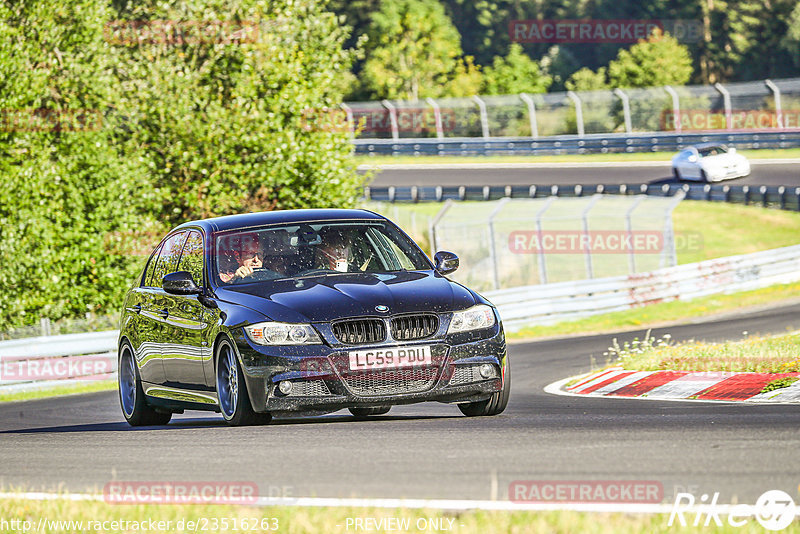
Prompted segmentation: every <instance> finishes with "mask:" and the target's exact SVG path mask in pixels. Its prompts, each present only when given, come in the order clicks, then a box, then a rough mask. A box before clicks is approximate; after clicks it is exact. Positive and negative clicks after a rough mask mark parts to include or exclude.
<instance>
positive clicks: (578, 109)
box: [567, 91, 584, 137]
mask: <svg viewBox="0 0 800 534" xmlns="http://www.w3.org/2000/svg"><path fill="white" fill-rule="evenodd" d="M567 96H568V97H569V98H570V100H572V103H573V104H575V122H576V123H577V125H578V136H579V137H583V135H584V132H583V105H582V104H581V98H580V97H579V96H578V93H576V92H575V91H567Z"/></svg>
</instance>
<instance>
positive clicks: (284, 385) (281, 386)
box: [278, 380, 293, 395]
mask: <svg viewBox="0 0 800 534" xmlns="http://www.w3.org/2000/svg"><path fill="white" fill-rule="evenodd" d="M292 386H293V384H292V382H291V381H290V380H284V381H283V382H278V391H280V392H281V393H283V394H284V395H288V394H289V393H291V392H292Z"/></svg>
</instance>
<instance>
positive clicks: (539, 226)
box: [534, 196, 558, 284]
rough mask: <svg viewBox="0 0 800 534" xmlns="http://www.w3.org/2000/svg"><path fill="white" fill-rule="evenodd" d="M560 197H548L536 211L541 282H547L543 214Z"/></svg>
mask: <svg viewBox="0 0 800 534" xmlns="http://www.w3.org/2000/svg"><path fill="white" fill-rule="evenodd" d="M556 198H558V197H554V196H553V197H548V198H547V200H545V201H544V205H543V206H542V207H541V208H540V209H539V211H537V212H536V215H534V217H536V236H537V237H538V238H539V254H537V257H538V260H539V283H540V284H546V283H547V263H546V260H547V258H545V255H544V247H543V246H542V237H543V236H542V215H544V212H546V211H547V208H549V207H550V204H552V203H553V201H554V200H555V199H556Z"/></svg>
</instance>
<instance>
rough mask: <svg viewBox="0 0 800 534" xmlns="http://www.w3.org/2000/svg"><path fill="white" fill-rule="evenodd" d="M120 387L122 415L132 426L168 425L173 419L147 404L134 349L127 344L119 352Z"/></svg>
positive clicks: (118, 376)
mask: <svg viewBox="0 0 800 534" xmlns="http://www.w3.org/2000/svg"><path fill="white" fill-rule="evenodd" d="M117 379H118V386H119V404H120V406H121V407H122V415H124V416H125V420H126V421H127V422H128V424H129V425H131V426H150V425H166V424H167V423H169V420H170V419H172V414H171V413H169V412H167V413H160V412H157V411H155V410H154V409H153V408H152V407H151V406H149V405H148V404H147V401H145V398H144V391H143V390H142V382H141V379H140V378H139V369H138V368H137V366H136V358H134V357H133V349H132V348H131V346H130V345H129V344H128V343H127V342H125V343H123V344H122V346H121V347H120V351H119V369H118V372H117Z"/></svg>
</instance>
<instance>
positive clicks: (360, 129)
mask: <svg viewBox="0 0 800 534" xmlns="http://www.w3.org/2000/svg"><path fill="white" fill-rule="evenodd" d="M342 107H343V109H344V110H345V113H346V118H347V124H348V126H349V127H350V128H351V129H352V130H353V132H354V134H355V135H356V137H357V139H358V140H363V141H366V140H371V139H390V140H394V141H398V140H401V139H424V138H432V139H437V140H445V139H448V138H482V139H490V138H494V137H515V138H527V139H539V138H543V137H553V136H561V135H577V136H579V137H583V136H586V135H592V134H627V135H631V134H636V133H650V132H662V133H676V134H688V133H692V132H695V133H697V132H734V131H764V132H767V131H772V132H775V131H800V78H790V79H782V80H764V81H757V82H741V83H729V84H724V85H723V84H715V85H713V86H683V87H670V86H666V87H657V88H646V89H622V88H615V89H613V90H601V91H586V92H573V91H567V92H555V93H543V94H524V93H523V94H518V95H503V96H473V97H472V98H440V99H436V100H434V99H432V98H428V99H425V100H420V101H397V100H395V101H389V100H384V101H382V102H348V103H346V104H343V106H342ZM359 144H360V143H359Z"/></svg>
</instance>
